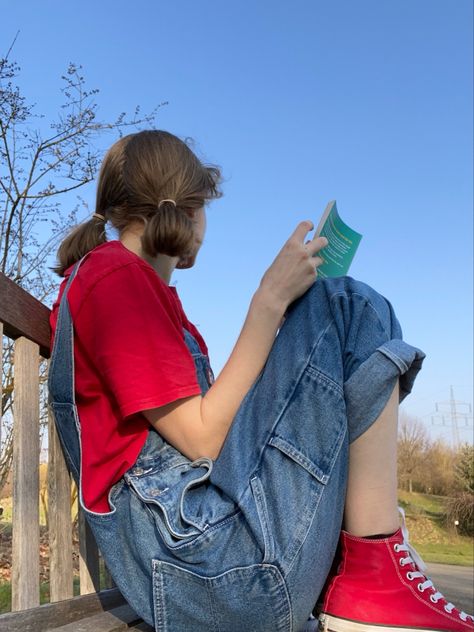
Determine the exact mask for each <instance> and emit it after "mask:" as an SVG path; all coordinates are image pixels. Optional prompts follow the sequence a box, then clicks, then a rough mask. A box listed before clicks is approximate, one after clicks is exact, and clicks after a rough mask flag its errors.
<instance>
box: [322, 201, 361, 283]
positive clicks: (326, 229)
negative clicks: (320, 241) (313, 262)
mask: <svg viewBox="0 0 474 632" xmlns="http://www.w3.org/2000/svg"><path fill="white" fill-rule="evenodd" d="M315 236H316V237H320V236H321V237H326V239H327V240H328V245H327V246H326V247H325V248H323V249H322V250H320V251H319V252H318V256H319V257H322V258H323V259H324V263H322V264H321V265H320V266H319V267H318V276H320V277H322V278H325V277H338V276H344V275H346V274H347V272H348V270H349V268H350V265H351V263H352V259H353V258H354V255H355V253H356V250H357V248H358V247H359V244H360V240H361V239H362V235H361V234H360V233H357V232H356V231H355V230H352V228H350V227H349V226H348V225H347V224H345V223H344V222H343V221H342V219H341V218H340V217H339V213H338V212H337V207H336V201H335V200H333V201H332V202H329V204H328V205H327V206H326V210H325V211H324V213H323V216H322V217H321V220H320V222H319V224H318V227H317V228H316V233H315Z"/></svg>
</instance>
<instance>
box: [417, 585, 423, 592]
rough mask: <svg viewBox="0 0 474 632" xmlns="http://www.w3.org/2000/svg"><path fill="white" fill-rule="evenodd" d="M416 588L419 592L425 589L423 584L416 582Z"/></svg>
mask: <svg viewBox="0 0 474 632" xmlns="http://www.w3.org/2000/svg"><path fill="white" fill-rule="evenodd" d="M417 588H418V590H419V591H420V592H421V593H422V592H425V589H424V588H423V584H418V586H417Z"/></svg>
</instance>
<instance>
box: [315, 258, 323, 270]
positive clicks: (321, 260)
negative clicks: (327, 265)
mask: <svg viewBox="0 0 474 632" xmlns="http://www.w3.org/2000/svg"><path fill="white" fill-rule="evenodd" d="M313 263H314V265H315V267H316V268H318V267H319V266H320V265H322V264H323V263H324V259H323V258H322V257H314V259H313Z"/></svg>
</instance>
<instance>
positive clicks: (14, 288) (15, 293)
mask: <svg viewBox="0 0 474 632" xmlns="http://www.w3.org/2000/svg"><path fill="white" fill-rule="evenodd" d="M0 296H1V297H2V300H1V301H0V321H1V322H2V323H3V324H4V333H5V335H6V336H9V337H10V338H13V339H16V338H18V337H19V336H24V337H25V338H29V339H30V340H32V341H33V342H36V343H37V344H38V345H39V346H40V353H41V355H42V356H43V358H49V344H50V336H51V332H50V327H49V314H50V309H49V308H48V307H46V305H43V303H41V302H40V301H38V300H37V299H36V298H34V296H31V294H29V293H28V292H27V291H26V290H24V289H23V288H22V287H20V286H19V285H18V284H17V283H15V282H14V281H12V280H11V279H9V278H8V277H7V276H6V275H5V274H3V272H0Z"/></svg>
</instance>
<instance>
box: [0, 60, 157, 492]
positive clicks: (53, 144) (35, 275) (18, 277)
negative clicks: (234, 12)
mask: <svg viewBox="0 0 474 632" xmlns="http://www.w3.org/2000/svg"><path fill="white" fill-rule="evenodd" d="M18 74H19V67H18V66H17V64H15V63H14V62H11V61H10V60H9V58H8V54H7V56H6V57H5V58H3V59H1V58H0V271H1V272H3V273H4V274H5V275H7V276H8V277H9V278H10V279H12V280H13V281H15V282H16V283H18V284H19V285H20V286H22V287H23V288H25V289H26V290H27V291H28V292H30V293H31V294H32V295H33V296H35V297H36V298H38V299H39V300H40V301H42V302H45V303H48V302H49V300H50V298H51V297H52V296H53V295H54V294H55V293H56V291H57V277H55V276H54V275H53V274H52V272H51V271H49V270H48V268H47V266H46V261H47V260H48V258H49V257H50V256H51V254H52V253H55V252H56V250H57V247H58V245H59V242H60V240H61V239H62V238H63V236H64V234H65V232H66V231H67V230H68V229H69V228H70V227H71V226H73V225H74V224H77V223H78V218H77V215H78V211H79V204H78V203H77V200H76V202H74V203H73V208H71V209H70V210H69V211H65V210H64V208H63V204H62V203H64V201H68V204H71V199H72V195H73V193H74V192H77V191H79V190H80V189H81V187H84V186H85V185H86V184H88V183H89V182H91V181H92V180H94V178H95V176H96V174H97V170H98V166H99V163H100V160H101V157H102V151H101V149H100V148H98V147H96V145H95V143H96V142H98V141H100V140H101V139H103V137H104V135H105V133H106V132H108V133H111V134H113V135H114V136H115V137H116V136H120V135H122V133H123V131H124V129H126V128H130V127H132V128H135V129H139V128H141V127H145V126H147V127H149V126H152V125H153V123H154V120H155V118H156V115H157V110H158V109H159V107H161V106H162V105H164V103H161V104H160V105H158V106H157V107H156V108H155V109H154V110H153V111H152V112H151V113H150V114H144V115H143V114H141V112H140V108H139V107H138V106H137V107H136V109H135V111H134V113H133V115H132V116H131V117H127V115H126V113H124V112H122V113H121V114H119V115H118V116H117V118H116V119H115V120H114V121H113V122H108V121H103V120H100V119H99V118H98V104H97V101H96V99H97V94H98V90H97V89H88V88H87V87H86V82H85V79H84V77H83V75H82V69H81V66H78V65H75V64H70V65H69V67H68V68H67V71H66V73H65V74H64V75H63V77H62V81H63V87H62V89H61V93H62V99H63V104H62V105H61V107H60V108H59V111H58V113H57V116H56V117H55V119H54V120H52V121H49V123H46V121H45V120H44V118H43V117H42V116H40V115H38V114H37V113H36V110H35V107H34V106H33V105H32V104H29V103H28V102H27V100H26V98H25V97H24V96H23V94H22V92H21V90H20V87H19V85H18V84H17V78H18ZM41 229H43V230H41ZM45 229H46V230H45ZM2 346H3V352H4V363H3V367H4V368H3V375H2V385H3V391H2V402H1V410H0V449H1V451H0V489H1V488H2V485H3V484H4V482H5V480H6V477H7V476H8V473H9V471H10V467H11V457H12V445H11V408H12V394H13V373H12V362H11V359H12V349H11V344H8V343H7V342H3V343H2ZM44 372H45V366H44V365H43V369H42V378H43V383H44ZM2 420H3V424H2Z"/></svg>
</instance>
